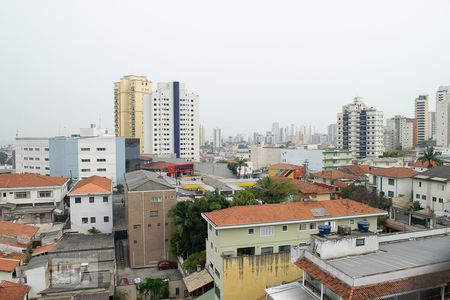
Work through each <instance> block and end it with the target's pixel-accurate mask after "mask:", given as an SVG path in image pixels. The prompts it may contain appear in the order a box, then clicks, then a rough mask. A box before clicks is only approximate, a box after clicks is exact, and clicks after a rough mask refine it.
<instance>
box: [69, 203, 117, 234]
mask: <svg viewBox="0 0 450 300" xmlns="http://www.w3.org/2000/svg"><path fill="white" fill-rule="evenodd" d="M89 197H94V203H89ZM103 197H108V202H103ZM75 198H81V203H75ZM91 217H95V223H91ZM104 217H108V218H109V221H108V222H105V221H104ZM82 218H88V223H84V224H83V222H82ZM70 227H71V229H72V230H76V231H78V232H80V233H85V234H86V233H88V230H89V229H91V228H92V227H95V228H97V229H98V230H99V231H100V232H101V233H111V232H112V228H113V215H112V196H111V194H106V195H95V196H94V195H91V196H71V197H70Z"/></svg>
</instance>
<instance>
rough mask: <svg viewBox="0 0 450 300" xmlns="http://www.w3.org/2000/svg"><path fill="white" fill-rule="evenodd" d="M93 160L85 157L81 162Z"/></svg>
mask: <svg viewBox="0 0 450 300" xmlns="http://www.w3.org/2000/svg"><path fill="white" fill-rule="evenodd" d="M90 161H91V160H90V159H89V158H83V159H82V160H81V162H90Z"/></svg>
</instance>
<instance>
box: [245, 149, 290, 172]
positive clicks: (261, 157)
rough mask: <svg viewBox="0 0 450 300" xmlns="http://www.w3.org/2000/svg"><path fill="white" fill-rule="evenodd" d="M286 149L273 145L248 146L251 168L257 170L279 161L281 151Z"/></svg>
mask: <svg viewBox="0 0 450 300" xmlns="http://www.w3.org/2000/svg"><path fill="white" fill-rule="evenodd" d="M283 150H286V149H281V148H274V147H262V146H258V145H252V146H250V157H251V162H252V164H253V169H254V170H258V169H261V168H265V167H268V166H269V165H273V164H277V163H280V162H281V160H282V159H281V152H282V151H283Z"/></svg>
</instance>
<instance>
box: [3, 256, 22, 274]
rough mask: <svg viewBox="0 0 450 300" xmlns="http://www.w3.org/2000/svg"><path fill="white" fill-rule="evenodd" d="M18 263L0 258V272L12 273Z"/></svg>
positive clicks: (17, 261)
mask: <svg viewBox="0 0 450 300" xmlns="http://www.w3.org/2000/svg"><path fill="white" fill-rule="evenodd" d="M19 263H20V261H19V260H15V259H6V258H0V272H8V273H10V272H13V271H14V270H15V269H16V268H17V266H18V265H19Z"/></svg>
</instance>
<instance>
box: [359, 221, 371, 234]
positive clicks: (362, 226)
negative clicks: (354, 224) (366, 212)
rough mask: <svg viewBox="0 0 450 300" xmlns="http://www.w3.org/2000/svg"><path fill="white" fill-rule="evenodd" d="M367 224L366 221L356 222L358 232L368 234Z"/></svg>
mask: <svg viewBox="0 0 450 300" xmlns="http://www.w3.org/2000/svg"><path fill="white" fill-rule="evenodd" d="M369 225H370V224H369V222H367V221H359V222H358V231H361V232H368V231H369Z"/></svg>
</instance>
